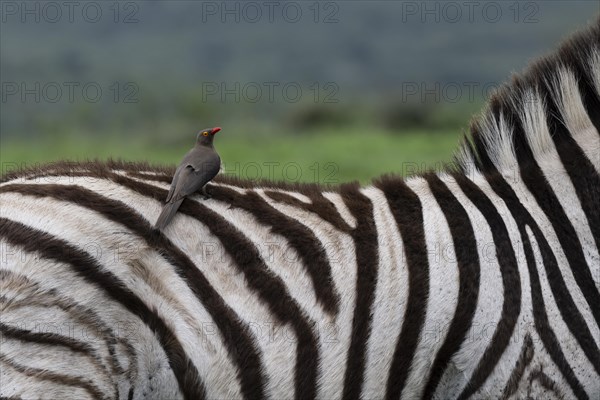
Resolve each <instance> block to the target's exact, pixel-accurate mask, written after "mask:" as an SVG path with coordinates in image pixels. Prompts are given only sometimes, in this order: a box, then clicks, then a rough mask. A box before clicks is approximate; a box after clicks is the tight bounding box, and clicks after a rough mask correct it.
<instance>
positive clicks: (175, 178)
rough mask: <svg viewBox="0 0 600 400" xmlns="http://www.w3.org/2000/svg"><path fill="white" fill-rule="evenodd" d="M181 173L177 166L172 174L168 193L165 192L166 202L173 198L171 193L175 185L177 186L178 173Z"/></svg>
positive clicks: (173, 191)
mask: <svg viewBox="0 0 600 400" xmlns="http://www.w3.org/2000/svg"><path fill="white" fill-rule="evenodd" d="M180 173H181V166H179V167H177V170H176V171H175V174H174V175H173V179H172V180H171V187H170V188H169V194H167V200H165V201H166V202H167V203H168V202H170V201H171V199H172V198H173V193H175V187H177V181H178V180H179V174H180Z"/></svg>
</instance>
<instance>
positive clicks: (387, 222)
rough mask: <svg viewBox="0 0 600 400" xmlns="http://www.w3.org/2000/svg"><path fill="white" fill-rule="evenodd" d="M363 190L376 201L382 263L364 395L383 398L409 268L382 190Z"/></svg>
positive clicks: (405, 293)
mask: <svg viewBox="0 0 600 400" xmlns="http://www.w3.org/2000/svg"><path fill="white" fill-rule="evenodd" d="M362 193H363V194H364V195H365V196H367V197H368V198H369V199H371V202H372V203H373V216H374V219H375V226H376V228H377V237H378V248H379V267H378V276H377V286H376V289H375V295H374V300H373V306H372V315H373V319H372V325H371V326H372V328H371V336H370V337H369V341H368V343H367V351H366V363H365V377H364V385H363V392H362V397H363V398H365V399H382V398H384V397H385V389H386V386H387V381H388V372H389V370H390V367H391V364H392V359H393V355H394V351H395V348H396V341H395V340H394V339H395V338H397V337H398V334H399V332H400V331H401V329H402V321H403V319H404V315H405V311H406V303H407V299H408V270H407V267H406V259H405V257H404V244H403V242H402V238H401V237H400V232H399V230H398V227H397V225H396V220H395V218H394V216H393V215H392V212H391V210H390V208H389V205H388V202H387V199H386V198H385V195H384V194H383V192H382V191H381V190H379V189H377V188H374V187H369V188H366V189H364V190H362Z"/></svg>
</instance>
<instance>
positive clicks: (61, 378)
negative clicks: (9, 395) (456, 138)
mask: <svg viewBox="0 0 600 400" xmlns="http://www.w3.org/2000/svg"><path fill="white" fill-rule="evenodd" d="M0 362H2V363H4V364H6V365H8V366H9V367H10V368H12V369H14V370H15V371H17V372H19V373H21V374H23V375H25V376H28V377H30V378H32V379H37V380H41V381H48V382H52V383H56V384H59V385H64V386H71V387H77V388H81V389H84V390H85V391H86V392H88V393H89V394H90V395H91V396H92V398H94V399H108V398H109V397H108V396H106V395H105V394H104V393H102V391H101V390H100V388H99V387H97V386H96V385H94V383H93V382H91V381H90V380H89V379H85V378H82V377H79V376H73V375H64V374H58V373H56V372H52V371H49V370H47V369H41V368H34V367H31V366H25V365H22V364H19V363H17V362H16V361H14V360H12V359H10V358H9V357H8V356H7V355H6V354H2V353H0Z"/></svg>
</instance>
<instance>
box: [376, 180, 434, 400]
mask: <svg viewBox="0 0 600 400" xmlns="http://www.w3.org/2000/svg"><path fill="white" fill-rule="evenodd" d="M376 186H377V187H379V188H380V189H381V190H382V191H383V193H384V194H385V196H386V198H387V201H388V204H389V206H390V209H391V211H392V214H393V215H394V218H395V220H396V224H397V225H398V229H399V230H400V235H401V237H402V241H403V243H404V252H405V254H406V264H407V266H408V302H407V305H406V312H405V313H404V319H403V322H402V329H401V331H400V335H399V337H398V341H397V342H396V349H395V351H394V356H393V360H392V365H391V367H390V372H389V376H388V381H387V388H386V398H387V399H389V400H392V399H393V400H397V399H398V398H400V395H401V394H402V390H403V389H404V385H405V384H406V380H407V378H408V373H409V371H410V366H411V364H412V360H413V357H414V354H415V351H416V348H417V344H418V341H419V337H420V334H421V331H422V329H423V323H424V322H425V314H426V312H427V298H428V297H429V261H428V257H427V245H426V243H425V231H424V226H423V210H422V208H421V201H420V200H419V197H418V196H417V195H416V194H415V193H414V192H413V191H412V190H411V189H410V188H409V187H408V186H407V185H406V183H404V182H403V181H402V180H400V179H387V178H384V179H382V180H380V181H379V182H376Z"/></svg>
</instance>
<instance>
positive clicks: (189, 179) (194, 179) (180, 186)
mask: <svg viewBox="0 0 600 400" xmlns="http://www.w3.org/2000/svg"><path fill="white" fill-rule="evenodd" d="M219 167H220V166H219ZM219 167H216V168H215V167H214V166H211V165H208V164H205V165H204V166H203V168H202V169H200V170H196V169H194V167H192V166H191V165H187V166H186V167H185V168H184V169H182V170H181V173H180V174H179V178H178V180H177V186H176V187H175V191H174V193H173V200H179V199H181V198H183V197H185V196H189V195H190V194H193V193H195V192H196V191H198V190H200V189H201V188H202V186H204V185H206V183H207V182H208V181H210V180H211V179H212V178H214V177H215V175H217V173H218V172H219Z"/></svg>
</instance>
